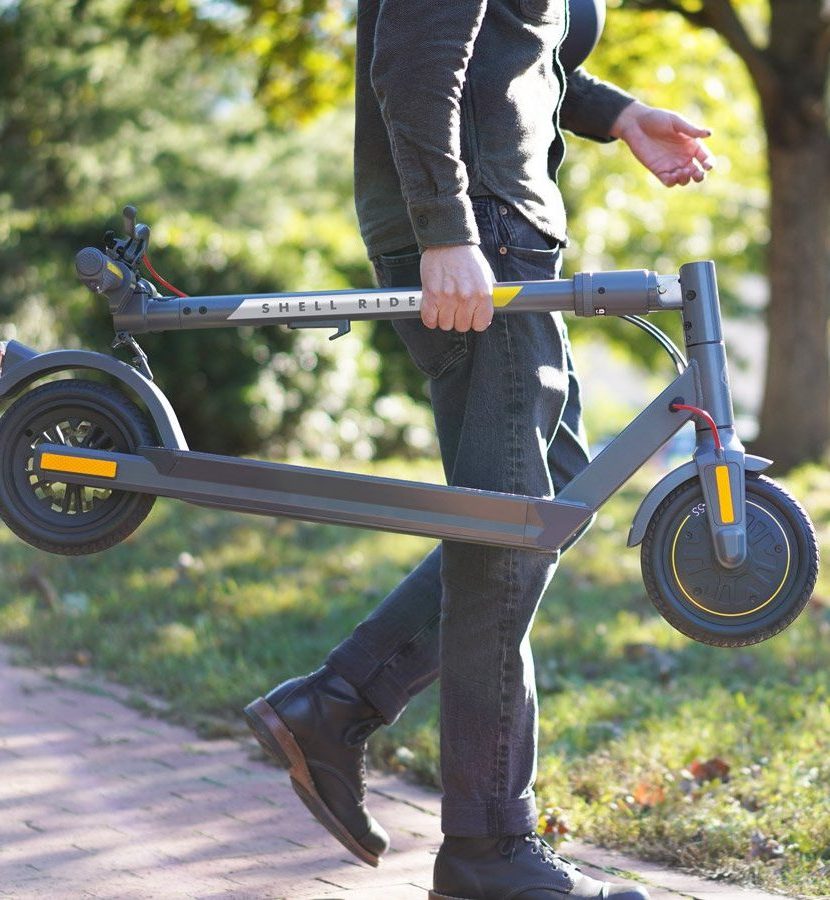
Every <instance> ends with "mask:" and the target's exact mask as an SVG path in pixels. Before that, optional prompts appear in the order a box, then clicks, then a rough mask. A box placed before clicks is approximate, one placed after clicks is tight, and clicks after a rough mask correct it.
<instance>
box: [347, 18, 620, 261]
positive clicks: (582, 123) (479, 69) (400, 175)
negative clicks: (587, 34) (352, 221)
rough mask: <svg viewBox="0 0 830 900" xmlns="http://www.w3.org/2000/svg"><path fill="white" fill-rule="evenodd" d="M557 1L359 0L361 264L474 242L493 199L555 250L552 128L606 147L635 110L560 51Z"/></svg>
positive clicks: (556, 141)
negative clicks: (625, 113)
mask: <svg viewBox="0 0 830 900" xmlns="http://www.w3.org/2000/svg"><path fill="white" fill-rule="evenodd" d="M567 24H568V23H567V0H359V2H358V13H357V73H356V75H357V77H356V120H355V202H356V206H357V212H358V219H359V221H360V227H361V232H362V234H363V239H364V241H365V243H366V246H367V249H368V252H369V255H370V256H376V255H378V254H380V253H387V252H389V251H391V250H396V249H399V248H401V247H405V246H408V245H412V244H416V243H417V244H418V245H419V246H420V247H421V248H424V247H429V246H437V245H446V244H477V243H478V241H479V239H478V231H477V228H476V224H475V219H474V217H473V214H472V207H471V203H470V197H471V196H477V195H483V194H493V195H496V196H498V197H501V198H502V199H503V200H505V201H507V202H508V203H510V204H511V205H513V206H515V207H516V208H517V209H518V210H519V212H521V213H522V214H523V215H524V216H525V217H526V218H527V219H528V220H529V221H530V222H531V223H532V224H533V225H535V226H536V227H537V228H538V229H539V230H540V231H542V232H543V233H544V234H546V235H547V236H549V237H550V238H553V239H558V240H560V241H564V240H565V224H566V222H565V210H564V206H563V203H562V198H561V195H560V193H559V189H558V187H557V186H556V180H555V179H556V173H557V170H558V168H559V165H560V163H561V162H562V159H563V157H564V141H563V139H562V135H561V129H562V128H565V129H568V130H571V131H574V132H575V133H577V134H581V135H583V136H586V137H592V138H594V139H597V140H610V139H611V138H610V137H609V134H608V132H609V129H610V127H611V125H612V124H613V122H614V120H615V119H616V118H617V116H618V115H619V113H620V111H621V110H622V109H623V108H624V107H625V106H626V105H627V104H628V103H630V102H631V100H632V99H633V98H632V97H631V96H630V95H629V94H626V93H625V92H623V91H620V90H619V89H618V88H616V87H614V86H613V85H610V84H608V83H606V82H602V81H599V80H597V79H595V78H592V77H591V76H590V75H588V74H587V73H586V72H585V71H584V70H583V69H577V70H576V71H575V72H573V73H571V74H570V75H568V76H567V78H566V76H565V74H564V72H563V69H562V67H561V65H560V64H559V60H558V56H557V48H558V46H559V44H560V43H561V41H562V39H563V38H564V36H565V34H566V31H567Z"/></svg>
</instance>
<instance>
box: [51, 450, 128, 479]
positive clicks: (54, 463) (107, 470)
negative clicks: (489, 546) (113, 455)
mask: <svg viewBox="0 0 830 900" xmlns="http://www.w3.org/2000/svg"><path fill="white" fill-rule="evenodd" d="M40 467H41V469H49V470H50V471H52V472H72V473H73V474H75V475H98V476H100V477H101V478H115V473H116V472H117V471H118V463H117V462H115V460H110V459H81V458H80V457H78V456H64V455H63V454H62V453H44V454H43V456H41V458H40Z"/></svg>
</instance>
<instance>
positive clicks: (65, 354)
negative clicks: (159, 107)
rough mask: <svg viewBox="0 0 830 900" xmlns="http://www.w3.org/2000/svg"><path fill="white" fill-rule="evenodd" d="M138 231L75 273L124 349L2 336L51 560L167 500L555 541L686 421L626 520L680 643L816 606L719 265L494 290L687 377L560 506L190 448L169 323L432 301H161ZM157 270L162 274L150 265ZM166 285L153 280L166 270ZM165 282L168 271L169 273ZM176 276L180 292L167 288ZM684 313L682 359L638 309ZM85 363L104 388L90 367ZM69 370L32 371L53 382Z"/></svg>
mask: <svg viewBox="0 0 830 900" xmlns="http://www.w3.org/2000/svg"><path fill="white" fill-rule="evenodd" d="M124 216H125V230H126V232H127V233H126V235H125V236H123V237H120V238H119V237H116V236H115V234H114V233H112V232H108V234H107V236H106V239H105V249H104V251H101V250H99V249H97V248H94V247H86V248H84V249H83V250H81V251H80V252H79V253H78V254H77V256H76V258H75V266H76V270H77V274H78V277H79V278H80V280H81V281H82V282H83V283H84V284H85V285H86V286H87V287H89V288H90V289H91V290H92V291H93V292H94V293H96V294H99V295H101V296H103V297H104V298H105V299H106V300H107V302H108V304H109V310H110V312H111V314H112V317H113V322H114V326H115V332H116V337H115V340H114V342H113V349H116V348H118V347H122V346H125V347H127V348H129V349H130V350H131V351H132V354H133V358H132V360H131V362H130V363H126V362H122V361H121V360H119V359H117V358H116V357H114V356H112V355H109V354H105V353H98V352H93V351H88V350H76V349H69V350H51V351H47V352H42V353H40V352H38V351H36V350H34V349H32V348H30V347H27V346H25V345H23V344H22V343H20V342H17V341H13V340H12V341H8V342H7V343H5V345H0V349H1V350H2V353H0V402H3V401H7V400H12V398H16V399H14V400H13V402H12V403H11V404H10V405H9V406H8V407H7V408H6V410H5V411H4V413H3V414H2V416H0V517H2V519H3V521H4V522H5V523H6V525H8V527H9V528H10V529H11V530H12V531H13V532H14V533H15V534H16V535H17V536H18V537H20V538H21V539H22V540H24V541H26V542H27V543H29V544H31V545H32V546H33V547H37V548H39V549H41V550H45V551H48V552H51V553H60V554H69V555H77V554H87V553H94V552H98V551H101V550H105V549H107V548H109V547H112V546H114V545H115V544H118V543H119V542H121V541H123V540H124V539H125V538H126V537H127V536H128V535H130V534H131V533H132V532H133V531H135V529H136V528H138V526H139V525H140V524H141V522H142V521H143V520H144V518H145V517H146V516H147V514H148V513H149V511H150V509H151V508H152V506H153V503H154V502H155V498H156V497H160V496H161V497H173V498H176V499H179V500H184V501H186V502H188V503H193V504H197V505H201V506H210V507H221V508H225V509H231V510H237V511H242V512H249V513H258V514H262V515H270V516H286V517H290V518H297V519H303V520H307V521H314V522H330V523H337V524H341V525H353V526H359V527H364V528H374V529H379V530H383V531H390V532H401V533H408V534H418V535H429V536H431V537H435V538H440V539H450V540H456V541H469V542H473V543H483V544H496V545H502V546H510V547H519V548H524V549H535V550H540V551H554V550H557V549H558V548H560V547H561V546H562V545H563V544H564V543H565V542H566V541H567V540H568V538H569V537H571V536H572V535H573V534H574V533H576V532H577V531H579V530H580V529H582V528H584V527H585V526H586V525H587V524H588V523H589V522H590V520H591V518H592V517H593V516H594V514H595V513H596V512H597V510H598V509H599V508H600V507H601V506H602V504H603V503H605V501H606V500H608V498H609V497H611V496H612V495H613V494H614V493H615V492H616V491H617V490H618V489H619V488H620V487H621V486H622V485H623V484H624V483H625V482H626V481H627V480H628V479H629V478H630V477H631V476H632V475H633V474H634V473H635V472H636V471H637V470H638V469H639V468H640V467H641V466H642V465H643V463H645V462H646V461H647V460H648V459H649V458H650V457H651V456H652V455H653V454H654V453H655V452H656V451H657V450H659V448H660V447H661V446H662V445H663V444H664V443H665V442H666V441H667V440H669V439H670V438H671V437H672V435H674V434H675V433H676V432H677V431H678V430H679V429H680V428H681V427H682V426H683V425H684V424H685V423H686V422H688V421H690V420H691V419H694V420H695V422H696V427H697V430H696V449H695V451H694V454H693V458H692V459H691V460H690V461H688V462H687V463H685V464H683V465H681V466H680V467H679V468H677V469H675V470H674V471H672V472H670V473H669V474H668V475H666V476H664V477H663V478H662V479H661V480H660V481H659V482H658V483H657V484H656V485H654V487H652V488H651V490H650V491H649V492H648V494H647V495H646V496H645V498H644V499H643V500H642V502H641V504H640V507H639V509H638V511H637V513H636V515H635V516H634V521H633V523H632V526H631V530H630V533H629V536H628V546H629V547H634V546H637V545H640V547H641V566H642V573H643V580H644V583H645V587H646V590H647V593H648V596H649V597H650V599H651V601H652V602H653V604H654V605H655V607H656V608H657V610H658V611H659V612H660V614H661V615H662V616H663V617H664V618H665V619H666V620H667V621H668V622H669V623H670V624H671V625H672V626H674V627H675V628H677V629H678V630H679V631H681V632H682V633H683V634H685V635H687V636H688V637H691V638H693V639H695V640H697V641H701V642H704V643H707V644H714V645H718V646H730V647H736V646H744V645H747V644H753V643H757V642H759V641H763V640H765V639H767V638H769V637H772V636H773V635H774V634H777V633H778V632H780V631H781V630H783V629H784V628H786V627H787V625H789V624H790V623H791V622H792V621H793V620H794V619H795V618H796V617H797V616H798V614H799V613H800V612H801V610H802V609H803V608H804V606H805V605H806V603H807V602H808V600H809V598H810V595H811V593H812V590H813V587H814V585H815V581H816V576H817V572H818V549H817V543H816V537H815V533H814V530H813V526H812V523H811V522H810V519H809V517H808V516H807V514H806V512H805V511H804V510H803V508H802V507H801V506H800V505H799V503H798V502H797V501H796V500H795V499H794V498H793V497H792V496H791V495H790V494H789V493H787V491H785V490H784V489H783V488H782V487H781V486H780V485H778V484H776V482H774V481H773V480H771V479H769V478H768V477H766V476H764V475H762V474H761V473H762V472H763V471H764V470H765V469H766V468H767V467H768V466H769V465H770V463H771V461H770V460H767V459H763V458H761V457H758V456H752V455H749V454H746V453H745V450H744V447H743V444H742V443H741V441H740V440H739V438H738V437H737V435H736V432H735V424H734V418H733V411H732V399H731V394H730V388H729V377H728V369H727V359H726V350H725V347H724V342H723V334H722V330H721V317H720V306H719V299H718V289H717V281H716V276H715V267H714V264H713V263H712V262H711V261H698V262H691V263H687V264H685V265H683V266H681V267H680V270H679V273H677V274H670V275H659V274H657V273H655V272H650V271H646V270H624V271H612V272H586V273H580V274H577V275H574V276H573V277H572V278H563V279H556V280H550V281H534V282H524V283H510V284H499V285H497V286H496V287H495V288H494V292H493V302H494V306H495V309H496V314H497V315H514V314H518V315H521V314H522V313H523V312H525V311H542V310H544V311H553V310H558V311H562V312H568V313H573V314H576V315H578V316H588V317H591V316H612V315H613V316H622V317H623V318H625V319H627V320H629V321H631V322H632V323H633V324H635V325H637V326H639V327H641V328H643V329H645V330H646V331H647V332H649V333H650V334H651V335H652V336H653V337H654V338H655V339H657V340H658V341H659V342H660V343H661V344H662V346H663V347H664V348H665V349H666V351H667V352H668V353H669V355H670V357H671V358H672V360H673V362H674V364H675V366H676V368H677V371H678V374H677V377H676V378H675V379H674V380H673V381H672V382H671V383H670V384H669V385H668V386H667V387H666V388H665V389H664V390H663V391H662V392H661V393H660V394H659V396H657V397H656V398H655V399H654V400H653V401H652V402H651V403H649V404H648V406H646V408H645V409H643V410H642V412H640V413H639V415H637V416H636V417H635V418H634V419H633V420H632V422H631V423H630V424H629V425H628V426H627V427H626V428H625V429H624V430H623V431H622V432H621V433H620V434H619V435H618V436H617V437H616V438H614V439H613V440H612V441H611V442H610V443H609V444H608V445H607V446H606V447H605V448H604V449H603V450H602V452H600V453H599V454H598V455H597V456H596V457H595V458H594V459H593V460H592V461H591V463H590V464H589V465H588V466H587V468H585V469H584V470H583V471H582V472H581V473H580V474H579V475H578V476H577V477H576V478H574V479H573V480H572V481H570V482H569V483H568V484H567V485H566V486H565V487H564V489H563V490H561V491H560V492H559V493H558V494H557V495H556V496H555V497H554V498H553V499H543V498H537V497H527V496H517V495H512V494H500V493H496V492H491V491H479V490H472V489H469V488H461V487H453V486H444V485H433V484H423V483H419V482H413V481H405V480H398V479H392V478H380V477H375V476H367V475H357V474H350V473H343V472H336V471H329V470H324V469H316V468H310V467H306V466H294V465H285V464H282V463H276V462H268V461H262V460H254V459H243V458H237V457H232V456H223V455H218V454H212V453H204V452H199V451H196V450H191V449H190V448H189V447H188V445H187V442H186V440H185V437H184V435H183V433H182V429H181V427H180V425H179V421H178V418H177V416H176V413H175V411H174V410H173V408H172V406H171V404H170V402H169V401H168V399H167V398H166V397H165V395H164V393H163V392H162V391H161V389H160V388H159V387H158V386H157V385H156V383H155V382H154V380H153V376H152V373H151V370H150V366H149V363H148V359H147V356H146V354H145V353H144V351H143V350H142V349H141V348H140V347H139V346H138V344H137V342H136V340H135V335H139V334H145V333H154V332H162V331H170V330H185V329H200V328H221V327H233V326H242V325H247V326H258V327H268V326H272V325H288V326H289V327H292V328H331V329H333V330H334V332H335V333H334V334H333V335H332V338H335V337H338V336H339V335H341V334H344V333H345V332H347V331H348V330H349V329H350V327H351V322H353V321H360V320H364V319H393V318H396V317H413V318H414V317H418V316H419V315H420V305H421V292H420V289H418V288H413V289H411V290H407V289H401V290H378V289H370V290H365V291H362V290H347V291H333V292H306V293H281V294H244V293H243V294H238V295H229V296H206V297H188V296H184V295H182V296H177V295H175V294H171V295H165V296H162V295H160V294H159V292H158V290H157V289H156V287H155V286H154V284H153V283H152V282H151V281H150V280H148V279H147V278H145V277H143V276H142V274H141V266H142V264H143V263H145V255H146V251H147V246H148V243H149V238H150V229H149V227H148V226H147V225H142V224H138V223H137V222H136V212H135V209H134V208H133V207H126V209H125V210H124ZM151 271H152V270H151ZM156 280H159V281H161V280H160V279H159V278H158V277H157V276H156ZM161 283H164V284H165V285H166V282H161ZM168 287H169V286H168ZM671 310H673V311H676V312H679V313H680V314H681V316H682V320H683V330H684V338H685V349H686V355H685V356H684V355H683V354H682V353H681V351H680V350H679V349H678V348H677V347H676V346H675V345H674V344H673V343H672V341H671V340H670V339H669V338H668V337H667V336H666V335H665V334H664V333H663V332H661V331H660V330H659V329H658V328H656V327H655V326H654V325H653V324H651V323H650V322H649V321H647V320H646V319H643V318H641V317H642V316H643V315H646V314H648V313H653V312H663V311H671ZM84 370H87V371H89V370H93V371H95V372H97V373H100V374H103V375H104V376H106V380H107V383H102V382H101V381H98V380H96V381H93V380H89V379H84V378H83V377H78V374H77V373H81V374H82V373H83V371H84ZM64 372H66V373H70V374H72V376H73V377H71V378H68V379H61V380H57V381H49V382H47V383H45V384H40V385H37V386H35V382H37V381H39V380H40V379H42V378H44V377H45V376H51V375H55V374H56V373H64Z"/></svg>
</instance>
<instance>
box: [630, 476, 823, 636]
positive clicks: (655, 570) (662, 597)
mask: <svg viewBox="0 0 830 900" xmlns="http://www.w3.org/2000/svg"><path fill="white" fill-rule="evenodd" d="M746 499H747V538H748V545H749V552H748V555H747V559H746V561H745V562H744V563H743V564H742V565H741V566H739V567H738V568H737V569H734V570H732V569H726V568H724V567H723V566H721V565H720V564H719V563H718V561H717V558H716V557H715V555H714V551H713V548H712V541H711V538H710V533H709V526H708V524H707V522H706V516H705V514H704V510H705V507H704V506H703V505H702V504H703V492H702V490H701V487H700V481H699V480H698V479H697V478H693V479H691V480H689V481H686V482H684V483H683V484H681V485H680V486H679V487H677V488H675V489H674V490H673V491H672V492H671V493H670V494H668V496H667V497H666V499H665V500H663V502H662V503H661V504H660V506H658V507H657V509H656V510H655V512H654V515H653V516H652V517H651V521H650V522H649V523H648V528H647V529H646V533H645V537H644V539H643V545H642V548H641V555H640V564H641V567H642V572H643V581H644V582H645V586H646V590H647V591H648V596H649V598H650V600H651V602H652V603H653V604H654V606H655V607H656V608H657V611H658V612H659V613H660V615H662V616H663V618H664V619H666V621H668V622H669V624H670V625H672V626H674V627H675V628H676V629H677V630H678V631H681V632H682V633H683V634H685V635H686V636H687V637H690V638H693V639H694V640H696V641H700V642H702V643H704V644H712V645H714V646H716V647H744V646H747V645H748V644H757V643H760V642H761V641H765V640H767V638H770V637H772V636H773V635H775V634H778V632H779V631H783V630H784V629H785V628H786V627H787V626H788V625H789V624H790V623H791V622H792V621H793V620H794V619H795V618H796V616H798V614H799V613H800V612H801V611H802V609H804V607H805V605H806V604H807V601H808V600H809V599H810V596H811V594H812V592H813V587H814V586H815V583H816V576H817V574H818V557H819V554H818V545H817V543H816V535H815V532H814V531H813V525H812V523H811V522H810V519H809V517H808V516H807V513H806V512H805V511H804V510H803V509H802V508H801V506H800V505H799V503H798V502H797V501H796V500H795V499H794V498H793V497H792V496H791V495H790V494H788V493H787V491H785V490H784V489H783V488H782V487H781V486H780V485H778V484H776V483H775V482H774V481H772V480H771V479H769V478H766V477H764V476H759V475H753V474H750V473H748V474H747V480H746Z"/></svg>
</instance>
